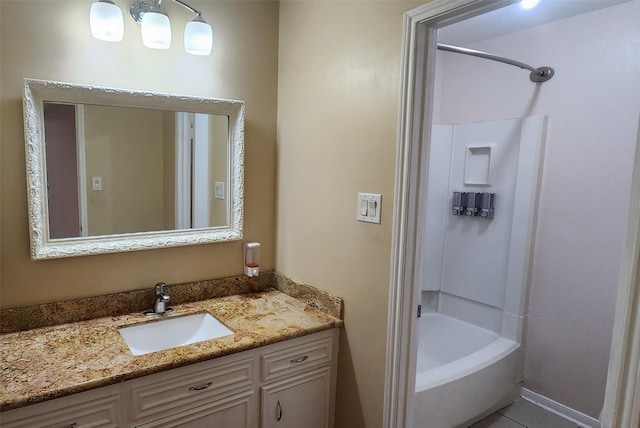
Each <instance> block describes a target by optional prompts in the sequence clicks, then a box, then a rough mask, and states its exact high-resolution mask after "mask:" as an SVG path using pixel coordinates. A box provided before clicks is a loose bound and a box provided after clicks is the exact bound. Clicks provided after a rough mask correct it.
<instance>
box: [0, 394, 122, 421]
mask: <svg viewBox="0 0 640 428" xmlns="http://www.w3.org/2000/svg"><path fill="white" fill-rule="evenodd" d="M121 403H122V402H121V397H120V391H119V388H117V387H114V386H107V387H104V388H99V389H95V390H92V391H87V392H83V393H81V394H74V395H70V396H68V397H64V398H59V399H56V400H51V401H46V402H44V403H40V404H34V405H32V406H28V407H22V408H20V409H16V410H11V411H9V412H3V413H0V426H2V428H45V427H46V428H85V427H91V428H115V427H119V426H121V423H120V415H121V409H122V406H121Z"/></svg>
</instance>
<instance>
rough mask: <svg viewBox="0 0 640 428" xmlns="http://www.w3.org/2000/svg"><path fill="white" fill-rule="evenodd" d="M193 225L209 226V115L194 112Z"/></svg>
mask: <svg viewBox="0 0 640 428" xmlns="http://www.w3.org/2000/svg"><path fill="white" fill-rule="evenodd" d="M191 170H192V176H193V179H192V182H193V188H192V191H191V204H192V207H191V219H192V222H193V224H192V225H191V227H194V228H196V229H198V228H202V227H209V223H211V221H210V219H209V195H211V196H212V197H213V192H211V191H210V189H209V115H208V114H202V113H194V114H193V153H192V157H191Z"/></svg>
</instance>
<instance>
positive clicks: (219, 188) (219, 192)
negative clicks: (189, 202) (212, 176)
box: [213, 181, 224, 199]
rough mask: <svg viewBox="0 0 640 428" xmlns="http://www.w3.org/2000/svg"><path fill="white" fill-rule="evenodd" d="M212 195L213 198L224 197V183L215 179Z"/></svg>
mask: <svg viewBox="0 0 640 428" xmlns="http://www.w3.org/2000/svg"><path fill="white" fill-rule="evenodd" d="M213 197H214V198H215V199H224V183H223V182H220V181H216V182H215V183H214V190H213Z"/></svg>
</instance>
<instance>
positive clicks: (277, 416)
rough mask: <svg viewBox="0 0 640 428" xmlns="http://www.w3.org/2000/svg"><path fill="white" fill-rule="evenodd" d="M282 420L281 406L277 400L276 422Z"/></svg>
mask: <svg viewBox="0 0 640 428" xmlns="http://www.w3.org/2000/svg"><path fill="white" fill-rule="evenodd" d="M280 419H282V406H281V405H280V400H278V405H277V406H276V421H280Z"/></svg>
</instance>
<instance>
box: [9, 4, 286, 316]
mask: <svg viewBox="0 0 640 428" xmlns="http://www.w3.org/2000/svg"><path fill="white" fill-rule="evenodd" d="M190 3H191V4H192V5H193V6H194V7H196V8H199V9H201V10H202V12H203V16H204V17H205V19H206V20H207V21H208V22H210V23H211V24H212V25H213V28H214V32H215V36H214V37H215V41H214V50H213V54H212V55H211V56H209V57H198V56H193V55H188V54H186V53H185V52H184V49H183V47H182V46H181V45H182V43H181V39H182V31H183V29H184V25H185V24H186V22H187V21H188V20H191V19H193V16H192V14H190V13H189V12H188V11H187V10H186V9H184V8H182V7H180V6H179V5H177V4H174V3H172V2H170V3H168V4H167V5H166V8H167V10H168V12H169V14H170V15H171V19H172V20H173V22H175V23H174V25H173V43H172V47H171V48H170V49H169V50H166V51H159V50H152V49H148V48H145V47H144V46H143V45H142V41H141V39H140V36H139V28H138V26H137V24H136V23H135V22H134V21H133V20H131V19H129V18H128V17H127V16H126V14H127V11H126V7H125V11H124V12H125V39H124V41H123V42H121V43H108V42H103V41H100V40H96V39H94V38H93V37H91V34H90V31H89V18H88V17H89V8H90V6H91V2H90V1H86V0H68V1H23V0H18V1H12V0H2V1H1V2H0V10H1V12H0V16H1V19H2V21H1V22H0V24H1V25H0V43H1V45H0V61H1V64H2V69H1V75H0V79H1V80H0V83H1V87H0V91H1V92H0V102H1V107H2V126H1V130H0V144H1V159H2V165H1V166H2V167H1V174H2V175H1V186H2V188H1V190H2V192H1V206H2V211H1V212H0V216H1V221H2V223H1V225H2V227H1V233H2V255H1V258H0V260H1V263H2V272H1V275H0V276H1V281H2V288H1V289H0V299H1V300H0V304H1V306H2V307H3V308H8V307H15V306H22V305H29V304H35V303H42V302H51V301H57V300H63V299H70V298H78V297H84V296H93V295H101V294H107V293H113V292H119V291H126V290H133V289H141V288H147V287H152V286H153V284H154V283H155V282H158V281H165V282H167V283H176V282H185V281H192V280H199V279H207V278H219V277H224V276H229V275H236V274H240V273H241V272H242V258H241V254H242V243H241V242H230V243H221V244H209V245H198V246H191V247H178V248H169V249H162V250H152V251H137V252H130V253H122V254H109V255H99V256H89V257H77V258H71V259H57V260H47V261H32V260H30V257H29V232H28V222H27V200H26V184H25V157H24V134H23V119H22V79H23V78H25V77H30V78H37V79H47V80H58V81H68V82H76V83H82V84H95V85H102V86H114V87H121V88H131V89H141V90H152V91H161V92H172V93H183V94H188V95H199V96H211V97H220V98H231V99H240V100H244V101H245V102H246V108H247V109H246V111H247V113H246V126H245V144H246V155H245V168H246V175H245V196H246V199H245V233H244V236H245V239H247V240H252V241H260V242H262V244H263V251H262V261H261V264H262V265H263V266H264V268H265V269H267V270H268V269H272V268H273V267H274V239H275V236H274V227H273V225H274V222H275V220H274V213H275V211H274V204H275V202H274V200H275V139H276V96H277V92H276V91H277V90H276V85H277V55H278V54H277V49H278V3H277V2H269V1H256V2H248V1H242V2H226V1H221V2H208V1H198V0H194V1H191V2H190ZM51 17H55V19H51Z"/></svg>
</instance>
